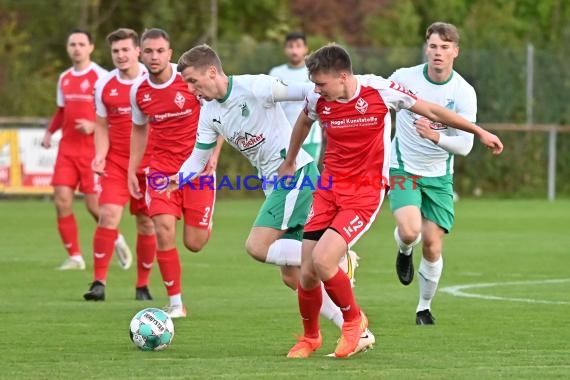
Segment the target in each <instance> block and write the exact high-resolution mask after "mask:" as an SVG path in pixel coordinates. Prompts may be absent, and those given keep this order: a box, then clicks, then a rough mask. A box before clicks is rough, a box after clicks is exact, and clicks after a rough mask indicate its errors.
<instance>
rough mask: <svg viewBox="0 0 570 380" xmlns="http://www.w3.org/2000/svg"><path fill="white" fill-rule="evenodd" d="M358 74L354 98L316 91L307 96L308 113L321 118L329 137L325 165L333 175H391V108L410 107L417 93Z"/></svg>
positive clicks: (385, 81)
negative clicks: (329, 97) (333, 97)
mask: <svg viewBox="0 0 570 380" xmlns="http://www.w3.org/2000/svg"><path fill="white" fill-rule="evenodd" d="M355 77H356V80H357V88H356V92H355V94H354V96H353V97H352V98H351V99H348V100H336V101H327V100H325V98H323V97H321V96H320V95H319V94H317V93H314V92H312V93H311V94H309V95H308V96H307V99H306V100H305V113H306V114H307V116H308V117H309V118H311V119H312V120H317V119H318V120H320V122H321V125H322V128H323V130H324V132H325V134H326V137H327V140H326V141H327V144H326V150H325V155H324V160H323V166H324V169H325V171H326V172H328V174H330V175H332V176H333V178H355V177H360V178H366V177H367V178H369V179H371V180H373V179H374V178H378V176H380V175H382V176H383V178H388V166H389V162H390V129H391V123H390V111H389V109H390V108H391V109H393V110H395V111H398V110H400V109H402V108H410V107H412V106H413V105H414V104H415V102H416V97H415V96H414V95H413V94H412V93H411V92H409V91H408V90H406V89H405V88H404V87H402V86H400V85H399V84H397V83H395V82H393V81H390V80H387V79H384V78H382V77H379V76H376V75H356V76H355ZM386 147H388V149H386Z"/></svg>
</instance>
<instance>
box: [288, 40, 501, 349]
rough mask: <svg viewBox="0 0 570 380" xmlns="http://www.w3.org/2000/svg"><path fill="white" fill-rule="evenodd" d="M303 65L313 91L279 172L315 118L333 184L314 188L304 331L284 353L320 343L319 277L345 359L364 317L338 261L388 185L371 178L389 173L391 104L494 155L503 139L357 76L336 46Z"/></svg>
mask: <svg viewBox="0 0 570 380" xmlns="http://www.w3.org/2000/svg"><path fill="white" fill-rule="evenodd" d="M306 64H307V68H308V70H309V76H310V79H311V81H312V82H314V83H315V92H314V93H312V94H310V95H309V96H308V97H307V100H306V106H305V112H304V113H302V114H301V115H300V116H299V119H298V120H297V123H296V124H295V127H294V128H293V132H292V135H291V143H290V145H289V149H288V151H287V156H286V158H285V161H284V162H283V163H282V165H281V167H280V169H279V175H280V177H283V176H285V175H288V176H290V175H292V174H293V173H295V171H296V170H297V169H296V162H295V161H296V157H297V154H298V153H299V151H300V148H301V144H302V142H303V141H304V139H305V137H306V136H307V134H308V133H309V130H310V128H311V126H312V124H313V123H314V121H315V120H319V121H320V122H321V124H322V125H323V129H324V130H325V133H326V135H327V146H326V151H325V156H324V168H325V169H324V171H323V174H322V178H324V181H328V179H329V178H331V179H332V180H331V181H330V183H328V185H330V188H329V187H328V186H325V187H318V188H317V190H316V191H315V192H314V193H313V206H312V210H311V213H310V214H309V218H308V221H307V224H306V225H305V231H304V237H303V248H302V249H303V256H302V257H303V259H302V264H301V280H300V283H299V287H298V291H297V294H298V297H299V310H300V314H301V317H302V321H303V327H304V334H303V336H302V337H301V338H300V339H299V340H298V342H297V343H296V344H295V345H294V346H293V347H292V348H291V350H290V351H289V353H288V355H287V356H288V357H290V358H307V357H309V356H310V355H311V353H312V352H313V351H315V350H317V349H318V348H319V347H320V346H321V344H322V336H321V333H320V327H319V310H320V308H321V303H322V292H321V282H322V283H323V284H324V288H325V290H326V292H327V293H328V295H329V296H330V298H331V299H332V300H333V301H334V303H335V304H336V305H337V306H338V307H339V308H340V310H342V313H343V319H344V324H343V326H342V333H341V337H340V339H339V340H338V343H337V346H336V349H335V352H334V356H336V357H347V356H351V355H353V354H355V353H357V352H360V351H362V350H364V349H366V348H367V346H364V345H362V344H360V342H361V339H362V336H363V334H364V333H365V332H366V330H367V328H368V319H367V317H366V315H365V314H364V313H363V312H362V311H361V309H360V307H359V306H358V304H357V303H356V299H355V297H354V293H353V290H352V288H351V286H350V281H349V279H348V277H347V276H346V274H345V273H344V272H343V271H341V270H339V268H338V260H339V259H340V258H341V256H342V255H343V254H344V253H345V252H346V250H347V249H348V247H350V246H351V245H353V244H354V243H356V241H357V240H358V239H359V238H360V237H362V235H363V234H364V232H366V230H368V228H370V226H371V224H372V222H373V221H374V219H375V218H376V215H377V213H378V211H379V210H380V206H381V205H382V201H383V199H384V195H385V193H386V190H387V186H388V184H387V183H383V184H382V183H381V184H380V186H379V185H378V184H377V183H375V180H376V178H379V176H380V177H381V178H387V176H388V161H389V156H390V151H389V149H387V146H388V144H389V141H390V125H389V120H390V119H389V115H390V113H389V109H390V108H391V109H394V110H396V111H398V110H400V109H403V108H407V109H410V110H412V111H413V112H415V113H418V114H421V115H424V116H426V117H428V118H429V119H431V120H434V121H437V122H440V123H444V124H446V125H450V126H453V127H455V128H459V129H464V130H467V131H469V132H473V133H476V134H477V135H478V136H479V137H480V139H481V141H482V142H483V143H484V144H485V145H486V146H488V147H490V148H492V149H493V151H494V153H496V154H498V153H500V152H501V150H502V144H501V142H500V140H499V139H498V138H497V137H496V136H495V135H493V134H491V133H489V132H487V131H485V130H483V129H482V128H480V127H478V126H476V125H473V124H471V123H470V122H468V121H467V120H465V119H463V118H462V117H461V116H458V115H457V114H455V113H453V112H452V111H449V110H447V109H445V108H443V107H440V106H437V105H435V104H432V103H428V102H425V101H422V100H420V99H417V98H416V96H415V95H413V94H412V93H411V92H409V91H408V90H407V89H406V88H405V87H403V86H401V85H399V84H398V83H396V82H393V81H390V80H386V79H384V78H381V77H378V76H375V75H354V74H353V73H352V64H351V60H350V57H349V55H348V53H347V52H346V50H344V49H343V48H342V47H340V46H338V45H334V44H333V45H327V46H324V47H322V48H320V49H318V50H317V51H315V52H314V53H313V54H312V55H311V56H309V57H308V58H307V60H306ZM347 184H348V185H349V186H347Z"/></svg>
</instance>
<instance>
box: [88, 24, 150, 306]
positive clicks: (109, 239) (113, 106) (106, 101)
mask: <svg viewBox="0 0 570 380" xmlns="http://www.w3.org/2000/svg"><path fill="white" fill-rule="evenodd" d="M107 43H108V44H109V46H110V48H111V58H112V59H113V64H114V65H115V70H113V71H111V72H110V73H109V74H108V75H106V76H104V77H103V78H101V79H99V80H98V81H97V83H96V84H95V104H96V111H97V124H96V126H95V158H94V159H93V162H92V163H91V167H92V169H93V171H94V172H95V173H97V174H99V175H100V176H101V177H100V178H101V194H100V195H99V209H100V212H99V214H100V216H99V222H98V225H97V228H96V230H95V234H94V236H93V269H94V273H93V283H92V284H91V287H90V289H89V291H88V292H87V293H85V294H84V295H83V297H84V298H85V299H86V300H88V301H89V300H94V301H103V300H105V285H106V279H107V271H108V268H109V261H110V260H111V256H112V254H113V244H114V241H115V240H116V238H117V235H118V227H119V223H120V221H121V216H122V213H123V208H124V207H125V204H127V202H128V201H129V199H130V211H131V214H133V215H135V217H136V226H137V245H136V253H137V282H136V286H135V288H136V289H135V299H137V300H151V299H152V297H151V295H150V292H149V290H148V278H149V275H150V270H151V268H152V265H153V262H154V256H155V251H156V237H155V234H154V226H153V224H152V220H151V219H150V217H149V216H148V209H147V207H146V204H145V202H144V200H143V199H134V198H132V197H130V194H129V189H128V187H127V167H128V165H129V150H130V143H129V140H130V137H131V127H132V121H131V101H130V91H131V86H132V84H133V83H134V82H135V81H136V80H137V79H139V78H140V77H142V76H143V75H145V74H146V69H145V67H144V66H143V65H142V64H141V63H139V61H138V58H139V55H140V47H139V36H138V34H137V33H136V32H135V31H134V30H132V29H126V28H121V29H117V30H115V31H114V32H112V33H110V34H109V35H108V36H107ZM149 148H150V146H149ZM149 148H147V154H145V159H143V162H142V163H141V165H140V167H139V170H138V171H137V176H138V178H139V183H140V186H141V188H143V189H144V188H145V187H146V177H145V174H144V170H145V168H147V166H148V160H149V158H150V155H149V153H150V149H149Z"/></svg>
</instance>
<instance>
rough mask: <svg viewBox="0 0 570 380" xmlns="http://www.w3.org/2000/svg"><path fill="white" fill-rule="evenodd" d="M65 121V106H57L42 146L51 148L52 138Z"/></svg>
mask: <svg viewBox="0 0 570 380" xmlns="http://www.w3.org/2000/svg"><path fill="white" fill-rule="evenodd" d="M62 122H63V107H57V110H56V111H55V114H54V115H53V117H52V118H51V121H50V123H49V125H48V127H47V129H46V132H45V133H44V137H43V138H42V142H41V146H42V147H44V148H45V149H49V148H51V138H52V136H53V134H54V133H55V131H57V130H58V129H60V128H61V123H62Z"/></svg>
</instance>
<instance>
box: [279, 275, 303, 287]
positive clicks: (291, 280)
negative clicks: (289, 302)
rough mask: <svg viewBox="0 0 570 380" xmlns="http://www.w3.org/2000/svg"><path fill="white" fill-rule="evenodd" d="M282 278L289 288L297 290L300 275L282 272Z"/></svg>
mask: <svg viewBox="0 0 570 380" xmlns="http://www.w3.org/2000/svg"><path fill="white" fill-rule="evenodd" d="M281 280H282V281H283V283H284V284H285V285H287V286H288V287H289V288H291V289H293V290H297V284H298V282H299V277H298V276H294V275H293V274H292V273H287V272H281Z"/></svg>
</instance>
